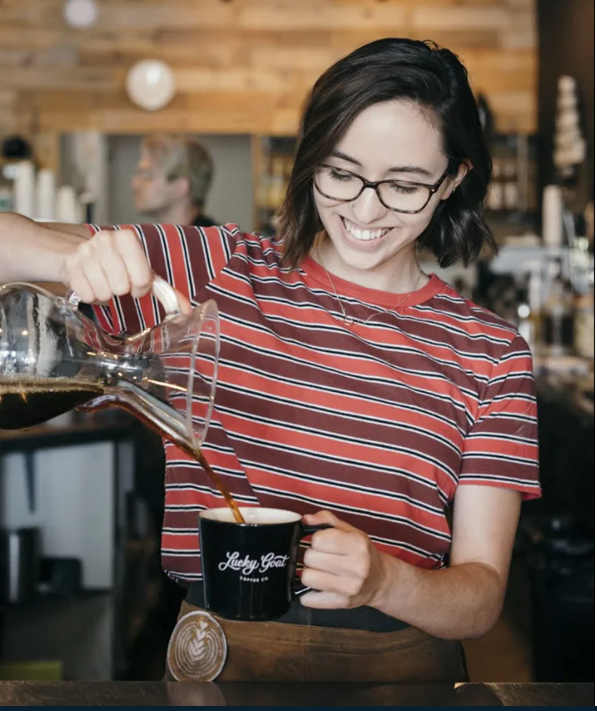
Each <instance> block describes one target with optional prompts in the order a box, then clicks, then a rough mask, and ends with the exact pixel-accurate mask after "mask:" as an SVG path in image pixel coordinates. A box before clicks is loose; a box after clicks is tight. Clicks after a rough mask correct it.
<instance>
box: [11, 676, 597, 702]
mask: <svg viewBox="0 0 597 711" xmlns="http://www.w3.org/2000/svg"><path fill="white" fill-rule="evenodd" d="M594 702H595V685H594V684H591V683H586V684H580V683H579V684H502V683H499V684H459V685H456V686H454V685H451V684H419V685H404V684H374V683H368V684H361V683H342V684H329V683H328V684H322V683H302V684H273V683H267V682H263V683H245V684H240V683H236V684H233V683H222V684H215V683H204V684H189V683H184V684H177V683H168V684H166V683H162V682H64V681H63V682H26V681H12V682H11V681H6V682H0V706H79V705H80V706H594Z"/></svg>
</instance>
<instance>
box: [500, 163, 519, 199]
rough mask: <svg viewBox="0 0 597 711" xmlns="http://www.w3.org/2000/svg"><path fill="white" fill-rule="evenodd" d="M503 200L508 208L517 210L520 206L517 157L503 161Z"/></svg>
mask: <svg viewBox="0 0 597 711" xmlns="http://www.w3.org/2000/svg"><path fill="white" fill-rule="evenodd" d="M502 201H503V206H504V209H506V210H516V209H517V208H518V206H519V194H518V175H517V171H516V159H515V158H506V159H504V161H503V165H502Z"/></svg>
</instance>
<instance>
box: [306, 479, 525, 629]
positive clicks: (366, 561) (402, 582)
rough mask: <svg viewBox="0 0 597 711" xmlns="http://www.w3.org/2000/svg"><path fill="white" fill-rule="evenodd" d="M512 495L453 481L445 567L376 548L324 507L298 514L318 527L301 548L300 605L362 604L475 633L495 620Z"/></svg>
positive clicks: (411, 620)
mask: <svg viewBox="0 0 597 711" xmlns="http://www.w3.org/2000/svg"><path fill="white" fill-rule="evenodd" d="M519 513H520V494H519V493H518V492H516V491H512V490H509V489H498V488H494V487H487V486H474V485H467V486H461V487H458V489H457V491H456V496H455V505H454V524H453V528H454V530H453V539H452V540H453V542H452V549H451V555H450V567H449V568H445V569H443V570H424V569H422V568H417V567H416V566H412V565H409V564H408V563H405V562H403V561H401V560H399V559H398V558H395V557H393V556H391V555H388V554H386V553H381V552H380V551H378V550H377V549H376V548H375V546H374V545H373V544H372V543H371V540H370V539H369V538H368V536H366V535H365V534H364V533H363V532H362V531H359V530H357V529H356V528H353V527H352V526H350V525H349V524H346V523H344V522H342V521H339V520H338V519H337V518H336V517H335V516H333V514H331V513H330V512H320V513H318V514H315V515H313V516H307V517H305V520H306V522H307V523H308V524H309V525H314V524H318V523H331V524H332V525H333V526H334V529H329V530H326V531H319V532H317V533H316V534H314V536H313V544H312V547H311V548H310V549H309V550H308V551H307V552H306V553H305V566H306V567H305V570H304V571H303V577H302V581H303V583H304V584H305V585H309V586H311V587H313V588H315V589H316V590H323V591H324V592H310V593H307V594H306V595H304V596H303V598H302V602H303V604H305V605H306V606H307V607H318V608H328V609H331V608H347V607H358V606H360V605H369V606H371V607H375V608H377V609H378V610H381V611H382V612H384V613H386V614H387V615H391V616H392V617H396V618H398V619H400V620H403V621H404V622H407V623H408V624H411V625H413V626H415V627H418V628H419V629H422V630H424V631H425V632H428V633H429V634H432V635H434V636H435V637H442V638H446V639H466V638H475V637H480V636H482V635H484V634H485V633H487V632H488V631H489V630H490V629H491V628H492V627H493V625H494V624H495V623H496V622H497V620H498V617H499V615H500V612H501V609H502V604H503V600H504V593H505V590H506V583H507V580H508V571H509V568H510V559H511V554H512V546H513V542H514V534H515V532H516V526H517V523H518V517H519Z"/></svg>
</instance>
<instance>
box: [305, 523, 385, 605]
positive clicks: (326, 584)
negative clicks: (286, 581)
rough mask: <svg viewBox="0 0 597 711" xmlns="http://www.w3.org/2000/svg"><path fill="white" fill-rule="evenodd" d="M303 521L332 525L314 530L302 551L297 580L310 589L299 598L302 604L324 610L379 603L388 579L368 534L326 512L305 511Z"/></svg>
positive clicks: (380, 556)
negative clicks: (302, 567)
mask: <svg viewBox="0 0 597 711" xmlns="http://www.w3.org/2000/svg"><path fill="white" fill-rule="evenodd" d="M303 521H304V523H305V524H306V525H307V526H318V525H321V524H323V523H327V524H330V525H331V526H333V528H329V529H325V530H322V531H317V532H316V533H314V534H313V538H312V540H311V548H309V549H308V550H307V551H306V552H305V559H304V564H305V567H304V569H303V572H302V577H301V581H302V582H303V584H304V585H306V586H308V587H310V588H313V591H310V592H307V593H305V594H304V595H303V596H302V597H301V602H302V604H303V605H305V607H314V608H320V609H328V610H331V609H343V608H352V607H360V606H361V605H369V606H371V607H376V606H377V605H378V604H380V603H381V601H382V598H383V596H384V594H385V588H386V584H387V582H388V581H387V578H388V566H387V565H386V563H385V560H384V559H385V558H387V556H386V555H385V554H384V553H381V551H379V550H377V548H376V547H375V546H374V545H373V543H372V542H371V539H370V538H369V536H367V534H366V533H363V531H359V529H358V528H354V526H351V525H350V524H348V523H345V522H344V521H341V520H340V519H339V518H337V517H336V516H334V514H333V513H331V512H330V511H319V512H318V513H316V514H308V515H306V516H304V517H303Z"/></svg>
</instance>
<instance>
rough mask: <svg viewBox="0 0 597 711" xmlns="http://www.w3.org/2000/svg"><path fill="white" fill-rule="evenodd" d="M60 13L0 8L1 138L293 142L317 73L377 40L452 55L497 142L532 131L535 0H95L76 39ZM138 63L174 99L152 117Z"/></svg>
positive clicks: (42, 2)
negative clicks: (150, 63)
mask: <svg viewBox="0 0 597 711" xmlns="http://www.w3.org/2000/svg"><path fill="white" fill-rule="evenodd" d="M63 2H64V0H0V135H4V134H6V133H8V132H10V131H12V130H14V129H15V127H20V128H21V130H24V131H26V130H28V127H30V126H33V127H36V128H37V129H39V130H42V131H44V132H45V133H50V134H51V133H52V132H56V133H58V132H61V131H71V130H77V129H89V128H95V129H98V130H104V131H114V132H127V133H128V132H142V131H151V130H189V131H199V132H212V131H215V132H231V131H232V132H247V133H272V134H283V133H293V132H294V130H295V128H296V125H297V121H298V116H299V112H300V107H301V105H302V103H303V101H304V98H305V96H306V94H307V92H308V91H309V89H310V87H311V85H312V83H313V81H314V80H315V79H316V78H317V77H318V76H319V75H320V74H321V72H322V71H324V70H325V69H326V68H327V67H328V66H329V65H330V64H332V63H333V62H334V61H336V60H337V59H339V58H340V57H342V56H343V55H345V54H347V53H348V52H350V51H352V50H353V49H354V48H356V47H358V46H360V45H362V44H364V43H366V42H370V41H372V40H375V39H379V38H381V37H385V36H408V37H413V38H415V39H432V40H434V41H436V42H438V43H439V44H440V45H442V46H447V47H450V49H453V50H454V51H455V52H456V53H457V54H458V55H459V56H460V57H461V58H462V59H463V61H464V62H465V64H466V66H467V68H468V70H469V73H470V75H471V78H472V83H473V87H474V89H475V90H476V91H482V92H483V93H484V94H486V96H487V98H488V100H489V101H490V103H491V105H492V106H493V108H494V110H495V113H496V121H497V126H498V129H501V130H520V131H533V130H535V125H536V121H535V98H534V97H535V90H536V44H537V41H536V36H535V0H416V2H415V1H414V0H384V2H381V1H380V0H300V1H299V0H234V1H230V2H224V1H223V0H98V8H99V16H98V20H97V22H96V24H95V25H94V26H93V27H91V28H87V29H82V30H75V29H73V28H70V27H68V26H67V25H66V23H65V22H64V19H63V16H62V8H63ZM148 57H156V58H162V59H164V61H166V62H168V63H169V64H170V66H171V67H172V69H173V71H174V73H175V76H176V80H177V86H178V94H177V96H176V98H175V99H174V101H173V102H172V103H171V105H170V106H168V107H166V108H165V109H163V110H161V111H157V112H153V113H151V112H146V111H143V110H140V109H137V108H136V107H135V106H134V105H133V104H132V103H131V102H130V101H129V99H128V98H127V96H126V93H125V90H124V82H125V77H126V73H127V71H128V69H129V68H130V67H131V66H132V65H133V64H134V63H135V62H137V61H139V60H141V59H144V58H148ZM48 145H49V144H48ZM47 153H48V155H51V153H52V151H47Z"/></svg>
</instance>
